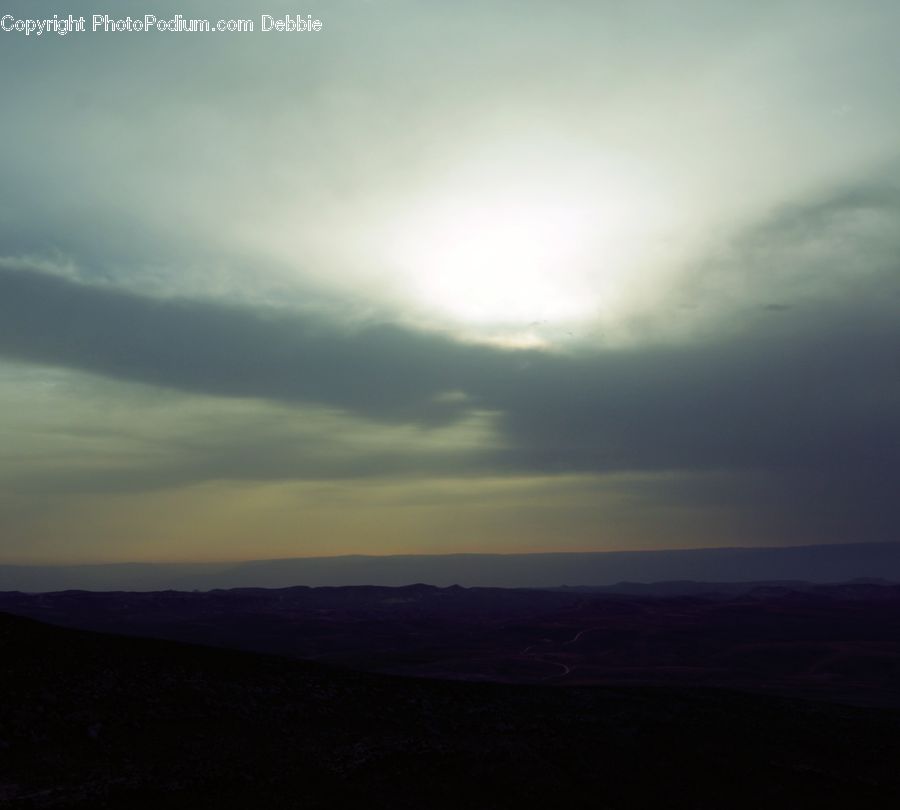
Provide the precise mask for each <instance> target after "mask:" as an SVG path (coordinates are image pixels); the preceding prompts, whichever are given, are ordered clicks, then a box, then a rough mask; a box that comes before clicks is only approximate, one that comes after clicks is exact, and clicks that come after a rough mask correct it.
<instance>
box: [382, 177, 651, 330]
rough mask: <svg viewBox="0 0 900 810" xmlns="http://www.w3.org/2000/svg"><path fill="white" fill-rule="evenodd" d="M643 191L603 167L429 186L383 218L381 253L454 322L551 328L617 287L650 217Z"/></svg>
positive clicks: (636, 260) (590, 311) (429, 307)
mask: <svg viewBox="0 0 900 810" xmlns="http://www.w3.org/2000/svg"><path fill="white" fill-rule="evenodd" d="M498 189H502V190H498ZM645 192H646V189H645V188H641V187H640V186H638V185H635V184H634V182H631V184H630V185H629V181H628V180H626V181H623V178H622V176H621V175H620V176H612V175H611V174H610V175H607V176H606V178H605V179H604V178H601V179H600V180H599V181H597V180H596V178H590V179H588V180H585V182H581V183H574V182H568V183H561V184H555V185H554V184H553V183H541V182H540V181H539V180H536V181H534V182H533V183H532V184H530V185H528V184H523V183H521V182H520V183H518V184H516V185H515V186H512V187H509V186H507V185H506V184H504V183H502V182H493V183H491V182H490V181H489V178H482V180H481V182H479V183H472V184H457V185H452V186H450V187H449V188H448V187H443V188H441V187H438V188H431V189H429V190H428V192H427V193H426V194H423V196H422V197H421V198H420V199H419V200H417V201H414V202H413V203H412V204H411V205H409V207H408V208H407V209H406V211H405V212H404V213H403V214H402V215H400V216H398V218H397V219H396V220H395V221H394V222H393V223H392V227H391V229H390V232H389V234H388V238H387V239H386V245H387V251H388V261H389V262H390V264H391V266H392V267H393V268H394V269H395V270H398V271H400V273H402V274H403V276H404V278H405V279H406V284H405V286H406V290H407V293H408V294H409V296H410V298H411V299H412V300H413V302H414V303H417V305H418V306H419V307H421V308H424V309H425V310H426V311H428V312H431V313H434V314H436V315H437V316H440V317H443V318H446V319H449V320H451V321H454V322H456V323H458V324H460V325H462V326H467V327H470V328H475V329H476V330H478V329H482V330H496V329H497V328H500V329H511V330H514V331H515V332H516V333H517V334H519V335H520V336H521V335H523V334H525V336H526V337H527V333H528V330H529V327H531V326H537V325H541V324H549V325H550V328H551V329H560V328H563V327H565V326H566V325H567V324H573V323H574V322H578V321H582V320H586V319H589V318H592V317H594V316H595V315H596V314H597V313H598V312H600V311H609V309H610V308H611V307H615V305H616V301H618V300H619V299H621V298H622V296H623V295H624V294H625V293H626V291H627V290H626V288H627V286H628V283H629V277H630V275H631V274H632V273H633V271H634V270H635V267H636V266H637V265H638V264H640V262H641V261H642V260H643V259H645V258H646V246H647V241H648V240H646V239H645V238H644V236H645V235H646V232H647V231H646V229H647V227H648V226H651V227H652V226H653V225H654V223H655V222H656V220H657V219H658V217H657V214H658V211H657V210H656V209H655V204H654V202H653V201H654V197H653V195H651V194H647V193H645Z"/></svg>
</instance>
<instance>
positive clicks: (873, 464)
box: [0, 268, 900, 475]
mask: <svg viewBox="0 0 900 810" xmlns="http://www.w3.org/2000/svg"><path fill="white" fill-rule="evenodd" d="M852 303H854V302H837V303H834V304H832V305H831V306H830V308H819V309H817V310H816V311H815V312H808V313H806V314H805V315H800V314H793V315H792V316H791V317H789V318H787V321H788V322H787V323H784V324H782V325H781V326H780V328H778V329H774V328H771V327H770V328H768V329H758V330H756V331H752V332H750V333H743V334H740V335H732V336H730V337H728V338H723V339H721V340H718V341H706V342H704V343H702V344H696V343H695V344H685V345H681V346H669V347H642V348H629V349H619V350H606V351H602V352H597V353H592V354H581V355H577V356H567V355H562V354H553V353H549V352H539V351H506V350H500V349H496V348H491V347H486V346H477V345H472V344H464V343H459V342H457V341H454V340H452V339H451V338H449V337H446V336H442V335H436V334H428V333H422V332H417V331H414V330H411V329H404V328H401V327H397V326H386V325H385V326H365V327H360V328H357V329H338V328H336V327H334V326H328V325H326V324H325V323H324V322H322V321H321V320H317V319H316V318H314V317H306V316H302V315H298V314H289V313H285V312H284V311H278V310H274V309H270V310H259V309H256V310H254V309H249V308H240V307H234V306H226V305H222V304H217V303H211V302H203V301H190V300H185V299H171V300H165V299H156V298H150V297H146V296H138V295H134V294H131V293H127V292H123V291H121V290H117V289H112V288H101V287H95V286H88V285H83V284H79V283H76V282H71V281H67V280H65V279H62V278H59V277H54V276H51V275H47V274H42V273H37V272H34V271H26V270H13V269H9V268H7V269H5V270H3V271H0V352H2V353H3V354H5V355H6V356H8V357H14V358H18V359H21V360H28V361H33V362H40V363H47V364H55V365H63V366H68V367H72V368H78V369H82V370H87V371H92V372H97V373H101V374H105V375H109V376H112V377H118V378H121V379H128V380H137V381H141V382H145V383H150V384H154V385H162V386H167V387H171V388H176V389H180V390H184V391H193V392H201V393H206V394H213V395H223V396H235V397H258V398H263V399H272V400H279V401H282V402H312V403H321V404H325V405H329V406H334V407H337V408H340V409H343V410H345V411H347V412H349V413H353V414H356V415H358V416H362V417H366V418H369V419H375V420H385V421H391V422H410V423H419V424H435V425H436V424H439V423H446V422H447V421H448V420H451V419H453V418H459V417H461V416H462V415H463V414H464V413H465V412H466V411H467V410H469V409H473V408H476V409H480V410H488V411H496V412H498V413H499V414H500V416H501V419H500V422H499V425H500V429H501V430H502V432H503V434H504V435H505V437H506V438H507V443H506V449H503V450H499V451H498V450H495V449H492V450H491V454H492V466H494V467H495V468H496V469H500V470H539V471H542V472H559V471H572V470H579V471H603V472H608V471H621V470H667V469H670V470H671V469H678V470H697V469H783V468H809V467H820V468H821V467H829V468H838V467H842V468H843V467H847V468H855V467H858V466H860V465H863V466H865V467H867V468H869V469H876V470H880V471H882V472H883V474H885V475H887V474H892V471H893V469H894V465H895V464H896V461H897V451H898V436H900V419H898V417H897V414H898V413H900V408H898V401H900V400H898V380H900V374H898V370H900V369H898V356H897V349H896V347H897V346H898V345H900V329H898V325H897V321H896V319H895V318H891V317H888V314H889V313H887V312H883V311H880V310H879V309H878V308H877V307H873V306H871V305H870V302H867V301H865V300H862V301H857V302H855V303H856V304H857V305H858V306H859V311H856V310H854V309H853V307H852V306H848V304H852ZM448 391H463V392H465V394H466V395H467V399H462V398H454V397H444V396H441V394H442V393H444V392H448ZM276 466H277V464H276ZM376 466H377V465H376ZM388 466H390V465H388Z"/></svg>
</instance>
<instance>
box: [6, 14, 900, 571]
mask: <svg viewBox="0 0 900 810" xmlns="http://www.w3.org/2000/svg"><path fill="white" fill-rule="evenodd" d="M113 5H114V11H110V10H109V9H107V8H101V7H99V6H94V5H92V4H90V3H83V2H76V1H75V0H73V2H71V3H68V4H60V3H43V2H15V1H14V0H6V2H5V3H4V4H3V5H2V7H0V16H2V15H3V14H11V15H12V16H13V17H14V18H25V17H45V16H48V15H50V16H52V14H54V13H57V14H69V13H72V14H74V15H76V16H78V15H81V14H84V15H85V16H87V17H88V26H89V27H90V16H91V15H92V14H94V13H107V12H108V13H114V14H115V15H116V16H121V17H125V16H127V15H129V14H131V15H133V16H137V17H142V16H143V15H144V14H145V13H153V14H156V15H157V16H158V17H160V18H167V17H171V16H173V15H174V14H176V13H181V14H185V15H186V16H189V17H194V18H201V17H208V18H209V19H211V20H213V21H216V20H218V19H220V18H246V19H252V20H253V21H254V23H255V25H256V28H257V30H256V31H254V32H253V33H243V34H229V33H210V34H202V33H197V34H190V33H159V32H154V33H142V34H141V33H118V34H103V33H84V34H80V33H72V34H69V35H67V36H65V37H62V36H57V35H53V34H45V35H43V36H42V37H40V38H37V37H34V36H30V37H25V36H24V35H23V34H19V33H15V32H0V73H2V75H3V77H4V81H3V82H2V83H0V146H2V148H0V562H26V561H28V562H31V561H35V562H51V561H59V562H72V561H101V560H189V559H239V558H253V557H277V556H294V555H301V556H302V555H321V554H343V553H397V552H403V553H407V552H424V553H427V552H452V551H482V550H483V551H544V550H589V549H597V550H603V549H631V548H661V547H685V546H718V545H776V544H795V543H814V542H847V541H864V540H889V539H898V538H897V535H896V530H897V525H898V517H900V505H898V503H897V498H896V493H897V492H898V491H900V467H898V464H900V137H898V133H900V49H898V48H897V33H898V31H900V4H898V3H896V2H894V0H884V1H883V2H877V1H876V0H857V2H853V3H850V2H844V1H843V0H841V2H830V1H829V0H815V2H812V0H811V1H810V2H804V1H803V0H790V1H789V2H775V1H774V0H770V1H767V0H760V1H759V2H754V3H746V2H728V1H727V0H709V2H701V1H700V0H696V1H693V0H682V1H681V2H677V3H676V2H671V1H670V0H667V1H666V2H650V1H644V0H634V2H627V3H625V2H621V1H620V0H609V2H603V1H602V0H590V2H588V0H585V1H584V2H574V1H571V2H566V1H565V0H560V2H554V3H550V2H542V3H538V2H527V1H526V0H520V2H502V0H501V1H498V0H495V1H493V2H485V0H480V2H468V0H458V1H457V2H453V3H438V2H424V0H420V1H419V2H411V1H410V0H330V1H329V2H316V3H310V4H308V5H303V6H295V5H286V4H284V3H281V2H278V3H275V4H274V5H273V4H271V3H254V2H249V0H248V1H247V2H221V1H220V2H215V3H213V2H191V3H189V4H188V3H184V4H181V5H178V4H171V3H167V2H160V3H154V4H152V7H151V5H147V4H144V3H138V2H130V0H123V2H118V3H116V4H113ZM263 13H266V14H271V15H273V16H276V17H277V16H279V15H284V14H285V13H289V14H291V15H296V14H302V15H304V16H305V15H306V14H307V13H310V14H312V15H313V17H318V18H320V19H321V20H322V21H323V23H324V28H323V30H322V31H321V32H319V33H309V34H301V33H287V32H284V33H278V32H269V33H263V32H262V31H260V30H259V27H260V15H261V14H263Z"/></svg>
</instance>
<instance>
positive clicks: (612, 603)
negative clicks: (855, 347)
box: [0, 583, 900, 708]
mask: <svg viewBox="0 0 900 810" xmlns="http://www.w3.org/2000/svg"><path fill="white" fill-rule="evenodd" d="M0 610H6V611H8V612H11V613H17V614H21V615H24V616H29V617H31V618H34V619H40V620H42V621H47V622H51V623H54V624H61V625H66V626H69V627H75V628H79V629H88V630H102V631H106V632H116V633H124V634H128V635H142V636H150V637H155V638H164V639H170V640H176V641H187V642H195V643H202V644H207V645H217V646H222V647H232V648H235V649H241V650H246V651H252V652H264V653H275V654H278V655H283V656H286V657H291V658H301V659H307V660H317V661H320V662H325V663H330V664H335V665H340V666H344V667H348V668H353V669H358V670H367V671H374V672H380V673H384V674H395V675H412V676H428V677H434V678H443V679H447V678H454V679H465V680H490V681H505V682H515V683H525V684H528V683H534V684H537V683H553V684H561V685H611V684H629V685H634V684H644V685H684V686H716V687H727V688H733V689H743V690H755V691H765V692H769V693H778V694H782V695H786V696H798V697H805V698H810V697H816V698H820V699H829V700H835V701H840V702H852V703H857V704H861V705H878V706H885V707H896V708H900V586H897V585H891V584H889V583H882V584H878V583H845V584H837V585H811V584H806V583H780V584H779V583H757V584H748V583H741V584H721V583H720V584H702V583H661V584H657V585H653V586H636V585H622V586H620V587H619V588H617V589H613V591H610V590H604V591H600V592H594V591H580V590H566V591H541V590H524V589H522V590H516V589H503V588H458V587H451V588H435V587H432V586H429V585H411V586H408V587H404V588H386V587H346V588H307V587H296V588H284V589H277V590H265V589H236V590H227V591H211V592H208V593H182V592H177V591H166V592H158V593H152V592H151V593H131V592H121V593H93V592H86V591H68V592H62V593H50V594H21V593H5V594H4V593H0Z"/></svg>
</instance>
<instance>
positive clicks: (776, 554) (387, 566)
mask: <svg viewBox="0 0 900 810" xmlns="http://www.w3.org/2000/svg"><path fill="white" fill-rule="evenodd" d="M859 578H883V579H886V580H900V543H847V544H840V545H810V546H788V547H763V548H699V549H670V550H662V551H598V552H550V553H542V554H436V555H389V556H366V555H350V556H343V557H297V558H287V559H275V560H249V561H245V562H232V563H118V564H116V563H113V564H105V565H71V566H42V565H0V590H20V591H31V592H41V591H59V590H66V589H71V588H77V589H85V590H104V591H108V590H123V591H140V590H164V589H168V588H172V589H177V590H212V589H215V588H245V587H262V588H283V587H289V586H292V585H310V586H322V585H386V586H392V587H396V586H402V585H408V584H411V583H415V582H424V583H428V584H429V585H436V586H441V587H445V586H449V585H462V586H464V587H506V588H554V587H560V586H564V585H568V586H608V585H614V584H616V583H621V582H636V583H651V582H673V581H679V580H682V581H685V580H691V581H694V582H731V583H740V582H751V581H765V582H771V581H775V580H779V581H781V580H795V581H807V582H813V583H815V582H818V583H824V582H844V581H847V580H852V579H859Z"/></svg>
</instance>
